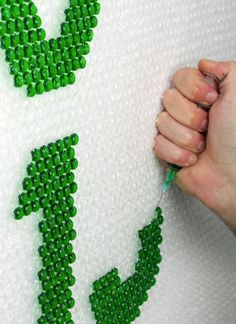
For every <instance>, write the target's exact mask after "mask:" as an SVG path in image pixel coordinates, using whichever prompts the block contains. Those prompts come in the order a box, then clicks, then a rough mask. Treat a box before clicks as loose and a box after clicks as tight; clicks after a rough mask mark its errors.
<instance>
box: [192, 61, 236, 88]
mask: <svg viewBox="0 0 236 324" xmlns="http://www.w3.org/2000/svg"><path fill="white" fill-rule="evenodd" d="M198 68H199V70H200V71H201V72H202V73H204V74H208V75H211V76H212V77H213V78H214V79H215V80H216V81H217V82H218V84H219V91H220V93H222V94H226V93H229V92H233V93H235V87H236V62H234V61H228V62H216V61H212V60H206V59H202V60H200V61H199V63H198Z"/></svg>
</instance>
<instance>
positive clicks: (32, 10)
mask: <svg viewBox="0 0 236 324" xmlns="http://www.w3.org/2000/svg"><path fill="white" fill-rule="evenodd" d="M29 12H30V13H31V15H32V16H35V15H36V14H37V12H38V9H37V7H36V6H35V4H34V3H30V5H29Z"/></svg>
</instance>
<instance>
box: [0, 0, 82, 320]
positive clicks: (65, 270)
mask: <svg viewBox="0 0 236 324" xmlns="http://www.w3.org/2000/svg"><path fill="white" fill-rule="evenodd" d="M0 1H1V0H0ZM78 142H79V137H78V135H77V134H73V135H71V136H68V137H65V138H64V139H62V140H61V139H60V140H58V141H56V142H55V143H50V144H49V145H47V146H46V145H44V146H42V147H40V148H39V149H35V150H33V151H32V162H31V163H30V164H29V165H28V167H27V174H28V176H27V177H26V178H25V179H24V181H23V184H22V185H23V192H22V193H21V194H20V195H19V206H18V207H17V208H16V209H15V212H14V213H15V218H16V219H17V220H21V219H22V218H23V217H26V216H29V215H30V214H31V213H33V212H38V211H39V210H40V209H42V210H43V220H42V221H41V222H40V223H39V231H40V233H41V234H42V237H43V244H42V245H41V246H40V247H39V250H38V252H39V256H40V258H41V260H42V269H41V270H40V271H39V273H38V278H39V280H40V281H41V284H42V293H41V294H40V295H39V296H38V300H39V304H40V306H41V310H42V316H41V317H40V318H39V319H38V323H39V324H50V323H65V324H71V323H74V322H73V320H72V317H71V313H70V309H71V308H73V307H74V305H75V300H74V299H73V297H72V292H71V290H70V287H72V286H73V285H74V284H75V277H74V276H73V271H72V268H71V264H73V263H74V262H75V260H76V256H75V253H74V252H73V246H72V244H71V241H73V240H75V238H76V231H75V229H74V226H73V221H72V219H73V217H74V216H76V214H77V210H76V208H75V207H74V199H73V197H72V195H73V194H74V193H75V192H76V191H77V184H76V182H75V176H74V173H73V170H75V169H77V167H78V161H77V159H76V157H75V150H74V148H73V146H75V145H77V144H78Z"/></svg>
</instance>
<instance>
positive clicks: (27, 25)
mask: <svg viewBox="0 0 236 324" xmlns="http://www.w3.org/2000/svg"><path fill="white" fill-rule="evenodd" d="M24 24H25V29H28V30H30V29H32V28H33V27H34V22H33V19H32V18H31V17H25V19H24Z"/></svg>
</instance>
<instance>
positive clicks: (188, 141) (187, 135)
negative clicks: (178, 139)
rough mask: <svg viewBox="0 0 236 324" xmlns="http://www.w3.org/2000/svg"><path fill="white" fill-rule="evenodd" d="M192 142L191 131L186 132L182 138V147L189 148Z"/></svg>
mask: <svg viewBox="0 0 236 324" xmlns="http://www.w3.org/2000/svg"><path fill="white" fill-rule="evenodd" d="M192 142H193V134H192V132H191V131H186V132H185V134H184V135H183V136H182V145H183V146H187V147H188V146H191V144H192Z"/></svg>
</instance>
